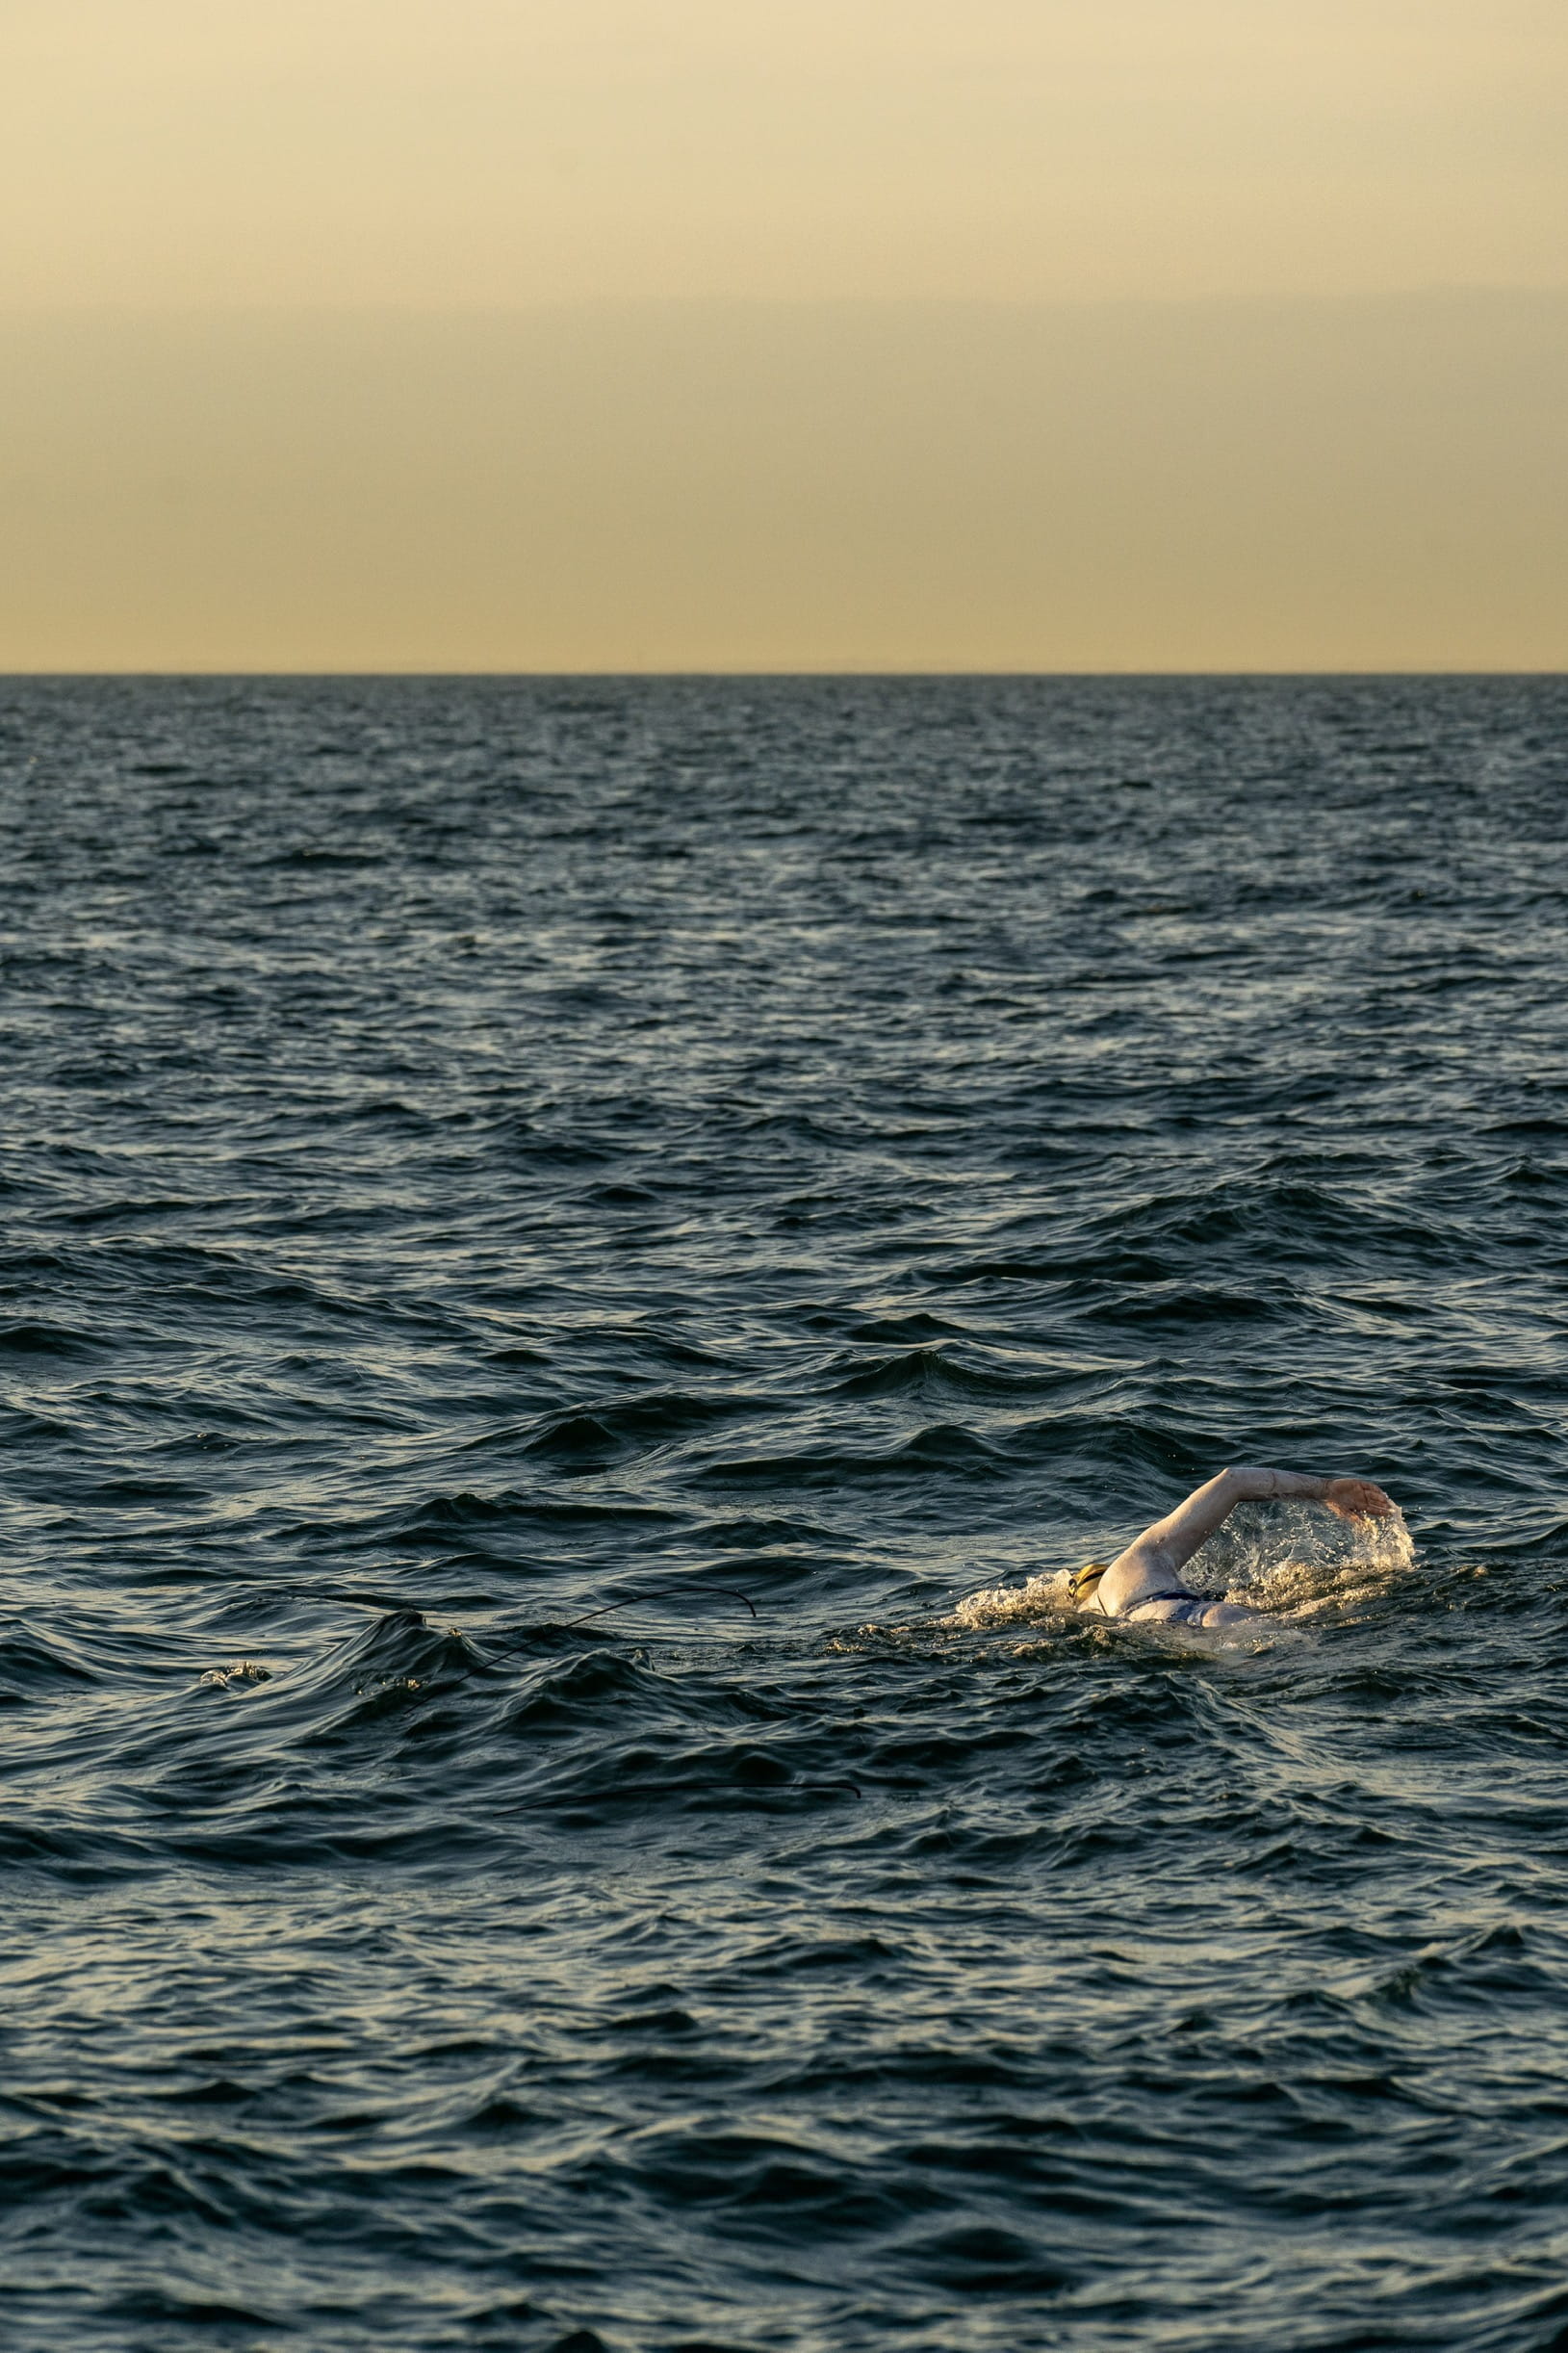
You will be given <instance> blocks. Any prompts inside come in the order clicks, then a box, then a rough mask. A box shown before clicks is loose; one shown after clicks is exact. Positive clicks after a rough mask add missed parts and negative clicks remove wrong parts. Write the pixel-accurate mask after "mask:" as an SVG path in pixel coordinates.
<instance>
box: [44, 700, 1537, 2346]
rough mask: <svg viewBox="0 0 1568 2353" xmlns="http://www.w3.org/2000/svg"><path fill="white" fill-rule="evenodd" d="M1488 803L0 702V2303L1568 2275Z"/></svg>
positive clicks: (922, 2324)
mask: <svg viewBox="0 0 1568 2353" xmlns="http://www.w3.org/2000/svg"><path fill="white" fill-rule="evenodd" d="M1565 789H1568V683H1565V682H1563V681H1560V680H1529V679H1513V680H1464V679H1454V680H1448V681H1426V680H1419V679H1406V680H1389V681H1374V680H1364V681H1357V680H1305V681H1302V680H1296V681H1288V680H1279V681H1270V680H1251V681H1225V680H1214V681H1180V680H1164V681H1161V680H1150V681H1136V680H1133V681H1071V680H1035V681H1021V680H1020V681H1007V680H961V681H941V680H924V681H902V682H899V681H856V680H843V681H830V680H824V681H784V680H776V681H744V680H741V681H728V682H717V683H715V682H709V681H702V680H695V679H694V680H670V681H664V682H640V683H639V682H630V681H601V682H584V681H554V682H552V681H502V680H497V681H473V680H468V681H440V680H432V681H417V680H410V681H401V682H398V681H391V682H369V681H327V682H268V681H224V680H207V681H192V682H170V681H163V682H159V681H136V680H122V681H47V680H38V681H12V682H9V683H6V684H3V685H0V860H3V871H4V878H5V890H4V900H3V905H0V961H3V973H4V995H3V999H0V1054H3V1063H0V1068H3V1073H4V1098H3V1099H4V1105H5V1122H4V1130H3V1151H0V1183H3V1194H0V1199H3V1204H4V1213H5V1223H4V1236H3V1240H4V1257H3V1283H4V1294H3V1298H0V1368H3V1374H4V1389H3V1396H4V1454H3V1479H0V1501H3V1513H4V1553H3V1560H4V1578H5V1582H4V1604H5V1614H4V1625H3V1639H0V1698H3V1700H4V1703H5V1704H4V1707H3V1709H0V1744H3V1767H4V1803H3V1810H0V1857H3V1878H0V1926H3V1934H0V2056H3V2071H0V2092H3V2098H4V2107H5V2115H6V2140H5V2147H4V2153H3V2157H0V2168H3V2177H4V2190H5V2195H4V2201H3V2208H0V2212H3V2226H0V2339H3V2340H4V2342H5V2344H6V2345H7V2346H8V2347H10V2346H14V2347H17V2348H20V2349H22V2353H35V2349H36V2353H53V2349H54V2348H60V2349H61V2353H64V2349H65V2348H69V2353H170V2349H171V2348H178V2347H181V2346H185V2345H192V2346H196V2345H199V2346H202V2347H243V2348H246V2349H249V2348H254V2349H256V2353H262V2349H263V2348H265V2349H266V2353H272V2349H273V2348H277V2349H278V2353H283V2349H285V2348H295V2347H311V2348H315V2347H323V2348H338V2347H343V2348H362V2347H363V2348H374V2349H375V2353H386V2349H387V2348H389V2347H397V2348H398V2349H399V2353H437V2349H438V2348H440V2349H442V2353H445V2349H446V2348H459V2347H492V2346H495V2347H500V2346H504V2347H518V2348H523V2349H524V2353H535V2349H537V2353H595V2348H599V2347H604V2348H608V2349H609V2353H763V2349H764V2348H788V2349H789V2353H819V2349H820V2353H830V2349H831V2353H881V2349H882V2348H887V2349H888V2353H892V2349H893V2348H896V2349H897V2353H993V2349H994V2353H1033V2349H1034V2348H1047V2347H1058V2346H1062V2347H1070V2348H1073V2349H1074V2353H1079V2349H1082V2353H1112V2349H1113V2348H1121V2347H1133V2346H1136V2347H1140V2348H1145V2347H1154V2348H1170V2349H1171V2353H1174V2349H1176V2348H1180V2349H1181V2353H1217V2349H1231V2353H1241V2349H1242V2348H1246V2349H1247V2353H1252V2349H1254V2348H1277V2347H1287V2346H1288V2347H1290V2348H1293V2349H1294V2353H1307V2349H1309V2348H1311V2349H1315V2353H1316V2349H1322V2353H1328V2349H1329V2348H1332V2349H1334V2353H1350V2349H1351V2348H1356V2349H1357V2353H1365V2349H1367V2348H1374V2347H1377V2348H1380V2347H1394V2346H1420V2347H1423V2348H1440V2347H1441V2348H1449V2347H1452V2348H1454V2349H1455V2353H1460V2349H1462V2353H1502V2349H1503V2348H1507V2349H1509V2353H1514V2349H1518V2353H1525V2349H1526V2348H1530V2349H1533V2348H1547V2347H1553V2346H1568V2023H1565V2021H1568V1755H1565V1735H1564V1723H1565V1702H1568V1430H1565V1422H1564V1406H1565V1402H1568V1378H1565V1361H1564V1313H1565V1307H1568V1238H1565V1212H1568V1187H1565V1181H1564V1166H1565V1164H1564V1151H1563V1144H1564V1135H1565V1123H1568V955H1565V949H1564V932H1563V915H1564V896H1563V893H1564V884H1565V882H1568V851H1565V841H1564V835H1565V824H1564V815H1565ZM1226 1461H1258V1462H1264V1463H1282V1464H1284V1465H1285V1466H1286V1467H1289V1468H1298V1469H1309V1470H1312V1469H1316V1470H1330V1471H1353V1472H1362V1473H1365V1474H1367V1475H1369V1476H1371V1477H1374V1478H1375V1479H1378V1480H1380V1481H1381V1482H1382V1483H1383V1484H1384V1485H1386V1486H1387V1487H1389V1489H1390V1490H1391V1492H1392V1493H1393V1494H1394V1495H1395V1497H1396V1498H1397V1500H1398V1502H1399V1504H1400V1505H1401V1513H1402V1516H1401V1520H1400V1521H1399V1522H1398V1523H1396V1524H1395V1525H1394V1526H1393V1527H1392V1528H1389V1529H1384V1530H1382V1531H1380V1532H1375V1533H1369V1532H1367V1531H1362V1532H1360V1533H1358V1532H1356V1531H1355V1530H1352V1529H1346V1528H1344V1527H1341V1526H1340V1525H1338V1524H1337V1523H1334V1522H1331V1521H1330V1520H1329V1519H1328V1518H1327V1516H1326V1515H1325V1514H1324V1513H1321V1512H1315V1511H1312V1510H1309V1509H1305V1508H1300V1509H1296V1510H1294V1511H1290V1512H1270V1511H1267V1510H1265V1509H1263V1508H1261V1507H1255V1508H1251V1509H1249V1510H1248V1511H1247V1512H1246V1513H1242V1514H1239V1515H1238V1517H1237V1518H1236V1519H1235V1520H1234V1521H1233V1522H1232V1523H1231V1526H1230V1527H1229V1528H1228V1529H1227V1530H1226V1531H1224V1532H1223V1535H1222V1536H1221V1538H1220V1539H1216V1541H1215V1542H1214V1544H1213V1545H1212V1546H1211V1547H1210V1548H1209V1551H1208V1552H1207V1553H1206V1554H1205V1555H1204V1556H1203V1558H1202V1559H1201V1560H1200V1562H1199V1564H1198V1568H1199V1571H1200V1572H1201V1575H1202V1578H1203V1581H1204V1583H1205V1585H1206V1587H1207V1588H1208V1589H1209V1590H1214V1591H1217V1592H1218V1591H1226V1590H1228V1591H1232V1592H1237V1593H1250V1594H1251V1595H1253V1597H1254V1598H1257V1599H1259V1600H1261V1601H1262V1602H1264V1603H1265V1604H1266V1605H1267V1606H1268V1610H1269V1615H1268V1616H1267V1617H1266V1618H1265V1619H1264V1620H1263V1622H1262V1624H1261V1627H1260V1629H1259V1630H1258V1631H1257V1632H1256V1633H1253V1632H1250V1631H1248V1632H1247V1633H1245V1634H1243V1635H1237V1636H1232V1637H1230V1638H1227V1639H1221V1638H1219V1637H1201V1636H1195V1635H1190V1634H1182V1633H1179V1632H1171V1633H1165V1634H1162V1633H1159V1632H1157V1631H1154V1630H1151V1629H1148V1628H1144V1629H1142V1630H1140V1629H1139V1628H1136V1627H1132V1628H1129V1627H1125V1626H1122V1627H1118V1626H1115V1625H1112V1626H1104V1625H1093V1624H1090V1623H1087V1622H1079V1621H1075V1620H1074V1619H1073V1618H1072V1617H1071V1616H1069V1615H1068V1614H1067V1613H1065V1612H1064V1610H1063V1608H1062V1606H1061V1577H1062V1573H1063V1572H1064V1570H1065V1569H1067V1568H1069V1567H1070V1566H1071V1565H1073V1564H1075V1563H1077V1562H1079V1561H1081V1560H1083V1559H1084V1558H1086V1557H1088V1556H1091V1555H1096V1556H1100V1557H1103V1556H1105V1555H1106V1554H1107V1553H1108V1552H1109V1551H1111V1550H1113V1549H1115V1548H1116V1547H1118V1545H1119V1544H1120V1543H1122V1542H1124V1541H1125V1540H1127V1539H1128V1538H1130V1537H1131V1536H1132V1535H1133V1534H1135V1533H1136V1532H1137V1530H1138V1529H1139V1528H1140V1527H1141V1526H1142V1525H1143V1524H1144V1522H1145V1521H1146V1520H1147V1519H1148V1518H1150V1517H1152V1516H1153V1515H1154V1514H1155V1513H1159V1512H1162V1511H1164V1510H1166V1509H1168V1508H1169V1507H1170V1505H1171V1504H1172V1503H1173V1502H1174V1501H1175V1500H1177V1499H1178V1498H1179V1496H1180V1495H1181V1494H1182V1493H1183V1492H1185V1491H1186V1490H1187V1489H1188V1488H1189V1487H1192V1486H1194V1485H1195V1484H1196V1483H1197V1482H1198V1481H1199V1480H1201V1479H1203V1478H1205V1477H1207V1476H1208V1475H1209V1474H1210V1473H1211V1472H1212V1471H1214V1470H1215V1469H1217V1468H1218V1467H1219V1466H1220V1465H1221V1464H1222V1463H1224V1462H1226Z"/></svg>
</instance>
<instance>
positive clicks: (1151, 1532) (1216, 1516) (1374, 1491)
mask: <svg viewBox="0 0 1568 2353" xmlns="http://www.w3.org/2000/svg"><path fill="white" fill-rule="evenodd" d="M1270 1502H1280V1503H1288V1502H1290V1503H1324V1504H1326V1505H1327V1506H1328V1509H1329V1510H1330V1512H1337V1513H1339V1515H1340V1517H1341V1518H1342V1519H1357V1518H1363V1517H1365V1518H1371V1519H1383V1518H1386V1517H1387V1515H1388V1513H1390V1512H1392V1511H1393V1509H1394V1506H1393V1505H1392V1503H1390V1501H1389V1499H1388V1497H1387V1496H1386V1495H1385V1494H1384V1493H1383V1490H1382V1488H1381V1487H1374V1485H1373V1483H1372V1481H1371V1480H1370V1479H1320V1478H1318V1477H1316V1476H1315V1475H1314V1474H1313V1473H1312V1472H1310V1471H1283V1470H1222V1471H1221V1473H1220V1475H1219V1477H1218V1478H1217V1479H1211V1480H1209V1481H1208V1483H1207V1485H1206V1486H1203V1487H1196V1488H1195V1490H1194V1492H1193V1493H1192V1494H1191V1495H1189V1496H1188V1498H1187V1501H1186V1502H1185V1503H1183V1504H1178V1505H1177V1507H1176V1509H1175V1510H1174V1511H1173V1512H1168V1513H1166V1516H1165V1517H1164V1519H1157V1520H1156V1521H1155V1522H1154V1525H1153V1526H1152V1527H1151V1528H1145V1529H1144V1533H1143V1535H1142V1536H1140V1537H1137V1538H1135V1539H1134V1540H1133V1542H1132V1543H1130V1544H1129V1545H1128V1546H1127V1549H1126V1551H1125V1552H1122V1553H1118V1555H1117V1558H1116V1559H1115V1560H1114V1561H1113V1562H1112V1564H1111V1565H1110V1567H1109V1568H1108V1569H1107V1570H1106V1572H1105V1575H1104V1577H1103V1578H1102V1579H1101V1581H1100V1592H1101V1594H1102V1596H1103V1602H1102V1606H1103V1607H1104V1608H1105V1609H1106V1610H1107V1611H1109V1612H1110V1613H1111V1614H1112V1615H1113V1616H1116V1615H1117V1614H1118V1612H1120V1611H1122V1610H1125V1609H1126V1608H1128V1607H1129V1606H1130V1605H1131V1604H1132V1603H1134V1602H1135V1601H1136V1598H1137V1594H1138V1591H1139V1590H1140V1589H1141V1588H1148V1589H1150V1590H1152V1589H1153V1587H1154V1586H1155V1585H1156V1584H1159V1583H1162V1582H1164V1583H1176V1584H1179V1583H1180V1580H1181V1571H1182V1570H1183V1569H1184V1568H1185V1567H1186V1565H1187V1564H1188V1562H1189V1561H1190V1560H1191V1559H1192V1557H1193V1555H1194V1553H1195V1552H1196V1550H1197V1548H1198V1546H1199V1545H1200V1544H1202V1543H1205V1542H1206V1541H1207V1539H1209V1538H1210V1537H1211V1536H1212V1535H1213V1534H1214V1532H1215V1530H1216V1528H1220V1527H1222V1526H1223V1525H1224V1523H1225V1521H1226V1520H1227V1519H1228V1518H1229V1517H1230V1515H1231V1513H1232V1512H1234V1511H1235V1509H1236V1506H1237V1505H1238V1504H1239V1503H1270Z"/></svg>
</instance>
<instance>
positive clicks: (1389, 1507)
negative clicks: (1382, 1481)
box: [1323, 1479, 1394, 1519]
mask: <svg viewBox="0 0 1568 2353" xmlns="http://www.w3.org/2000/svg"><path fill="white" fill-rule="evenodd" d="M1323 1500H1324V1503H1325V1504H1326V1505H1327V1506H1328V1509H1329V1510H1330V1512H1337V1513H1339V1516H1340V1518H1341V1519H1387V1517H1388V1515H1389V1513H1391V1512H1392V1511H1393V1509H1394V1506H1393V1504H1392V1503H1391V1502H1390V1501H1389V1498H1388V1497H1387V1496H1386V1495H1385V1494H1384V1493H1383V1490H1382V1488H1381V1487H1374V1486H1373V1484H1372V1481H1371V1480H1370V1479H1330V1480H1329V1482H1328V1485H1327V1486H1326V1487H1324V1492H1323Z"/></svg>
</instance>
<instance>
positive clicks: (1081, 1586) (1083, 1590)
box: [1067, 1561, 1111, 1610]
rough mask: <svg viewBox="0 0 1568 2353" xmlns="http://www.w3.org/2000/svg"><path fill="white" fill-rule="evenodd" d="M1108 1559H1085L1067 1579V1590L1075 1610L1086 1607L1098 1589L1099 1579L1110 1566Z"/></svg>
mask: <svg viewBox="0 0 1568 2353" xmlns="http://www.w3.org/2000/svg"><path fill="white" fill-rule="evenodd" d="M1110 1565H1111V1564H1110V1562H1109V1561H1086V1562H1085V1563H1084V1564H1083V1566H1082V1568H1075V1569H1074V1570H1073V1572H1072V1574H1071V1576H1070V1577H1069V1578H1068V1579H1067V1590H1068V1592H1069V1593H1070V1594H1071V1595H1072V1606H1073V1608H1074V1609H1075V1610H1083V1609H1087V1608H1088V1606H1089V1604H1090V1603H1091V1602H1092V1600H1093V1598H1094V1596H1095V1594H1096V1593H1097V1592H1098V1591H1099V1590H1100V1579H1101V1578H1102V1577H1103V1576H1104V1574H1105V1572H1106V1570H1107V1569H1108V1568H1109V1567H1110Z"/></svg>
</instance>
